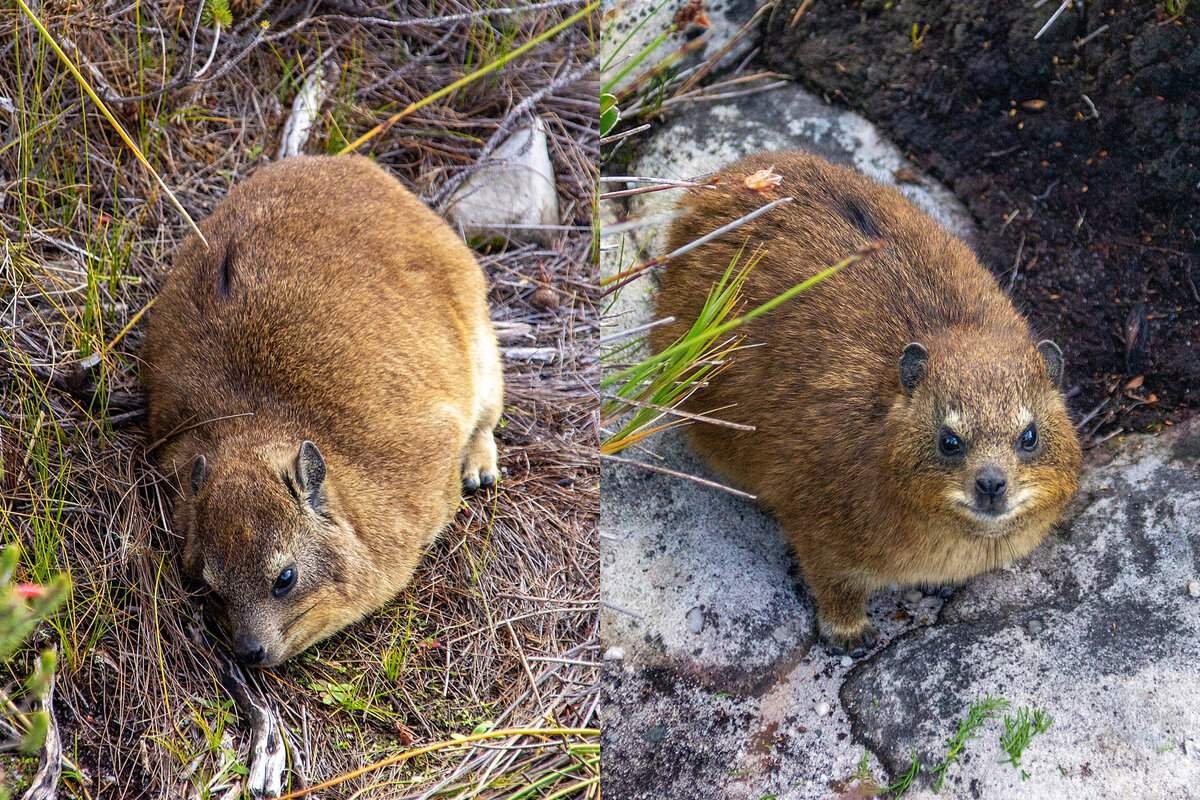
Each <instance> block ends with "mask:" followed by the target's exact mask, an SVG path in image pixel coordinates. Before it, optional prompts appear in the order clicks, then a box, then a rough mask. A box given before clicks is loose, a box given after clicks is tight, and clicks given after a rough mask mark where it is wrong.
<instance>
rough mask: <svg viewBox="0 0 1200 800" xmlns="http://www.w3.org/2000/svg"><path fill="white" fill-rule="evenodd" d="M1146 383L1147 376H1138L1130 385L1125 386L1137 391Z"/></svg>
mask: <svg viewBox="0 0 1200 800" xmlns="http://www.w3.org/2000/svg"><path fill="white" fill-rule="evenodd" d="M1145 382H1146V376H1145V375H1138V376H1137V377H1136V378H1130V380H1129V383H1127V384H1125V388H1126V389H1137V388H1138V387H1140V386H1141V385H1142V384H1143V383H1145Z"/></svg>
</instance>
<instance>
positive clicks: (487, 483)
mask: <svg viewBox="0 0 1200 800" xmlns="http://www.w3.org/2000/svg"><path fill="white" fill-rule="evenodd" d="M479 485H480V486H482V487H483V488H485V489H489V488H491V487H493V486H495V485H496V473H494V472H492V471H491V470H484V471H483V472H480V473H479Z"/></svg>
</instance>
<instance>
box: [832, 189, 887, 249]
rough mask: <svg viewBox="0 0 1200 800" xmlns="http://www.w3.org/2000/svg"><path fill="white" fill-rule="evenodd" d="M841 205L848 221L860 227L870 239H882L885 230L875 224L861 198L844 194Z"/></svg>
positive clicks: (843, 214)
mask: <svg viewBox="0 0 1200 800" xmlns="http://www.w3.org/2000/svg"><path fill="white" fill-rule="evenodd" d="M839 206H840V209H841V212H842V216H844V217H845V218H846V221H847V222H849V223H850V224H851V225H853V226H854V227H856V228H858V229H859V231H861V232H862V234H863V236H866V237H867V238H868V239H880V238H882V237H883V232H882V231H880V230H879V226H878V225H877V224H875V220H874V218H873V217H872V216H871V212H870V211H869V210H868V209H867V206H866V205H865V204H864V203H863V202H862V201H861V200H860V199H858V198H857V197H850V196H844V197H841V198H840V199H839Z"/></svg>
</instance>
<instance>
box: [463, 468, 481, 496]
mask: <svg viewBox="0 0 1200 800" xmlns="http://www.w3.org/2000/svg"><path fill="white" fill-rule="evenodd" d="M463 488H464V489H466V490H467V491H468V492H474V491H477V490H478V489H479V475H477V474H476V473H474V472H469V473H467V474H466V475H463Z"/></svg>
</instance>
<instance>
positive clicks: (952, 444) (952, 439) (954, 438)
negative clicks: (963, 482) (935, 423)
mask: <svg viewBox="0 0 1200 800" xmlns="http://www.w3.org/2000/svg"><path fill="white" fill-rule="evenodd" d="M938 450H940V451H941V453H942V455H944V456H949V457H954V456H961V455H962V454H963V452H964V451H965V450H966V446H965V445H964V444H963V440H962V439H960V438H959V436H958V434H957V433H955V432H954V431H951V430H945V429H943V430H942V432H941V433H940V434H938Z"/></svg>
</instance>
